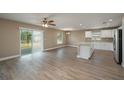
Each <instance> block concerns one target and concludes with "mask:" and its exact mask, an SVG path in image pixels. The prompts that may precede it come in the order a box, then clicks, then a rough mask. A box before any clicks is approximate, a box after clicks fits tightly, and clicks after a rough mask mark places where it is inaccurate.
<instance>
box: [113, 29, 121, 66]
mask: <svg viewBox="0 0 124 93" xmlns="http://www.w3.org/2000/svg"><path fill="white" fill-rule="evenodd" d="M113 47H114V58H115V60H116V63H117V64H121V63H122V29H117V30H115V32H114V39H113Z"/></svg>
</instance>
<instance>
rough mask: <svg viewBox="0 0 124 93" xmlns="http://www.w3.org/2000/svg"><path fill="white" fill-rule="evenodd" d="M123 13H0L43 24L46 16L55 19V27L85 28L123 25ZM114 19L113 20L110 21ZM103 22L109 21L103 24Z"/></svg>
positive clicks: (7, 17) (4, 15)
mask: <svg viewBox="0 0 124 93" xmlns="http://www.w3.org/2000/svg"><path fill="white" fill-rule="evenodd" d="M122 16H124V14H123V13H0V18H4V19H9V20H15V21H19V22H24V23H30V24H34V25H39V26H41V20H42V19H43V18H44V17H48V18H49V19H53V20H55V24H56V26H55V27H54V28H56V29H61V30H83V29H97V28H106V27H115V26H118V25H121V23H122V22H121V21H122ZM109 19H112V21H109ZM103 22H107V23H106V24H103Z"/></svg>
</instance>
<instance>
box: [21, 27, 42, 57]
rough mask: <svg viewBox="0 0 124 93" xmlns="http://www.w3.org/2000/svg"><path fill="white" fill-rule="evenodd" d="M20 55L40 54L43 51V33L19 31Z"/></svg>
mask: <svg viewBox="0 0 124 93" xmlns="http://www.w3.org/2000/svg"><path fill="white" fill-rule="evenodd" d="M20 34H21V55H26V54H31V53H34V52H41V51H42V50H43V32H42V31H35V30H30V29H25V28H22V29H20Z"/></svg>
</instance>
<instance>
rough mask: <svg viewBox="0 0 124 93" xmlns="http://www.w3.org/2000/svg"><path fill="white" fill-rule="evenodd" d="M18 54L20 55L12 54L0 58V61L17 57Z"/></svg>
mask: <svg viewBox="0 0 124 93" xmlns="http://www.w3.org/2000/svg"><path fill="white" fill-rule="evenodd" d="M19 56H20V55H13V56H9V57H4V58H0V61H4V60H8V59H13V58H17V57H19Z"/></svg>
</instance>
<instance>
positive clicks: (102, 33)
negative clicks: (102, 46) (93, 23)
mask: <svg viewBox="0 0 124 93" xmlns="http://www.w3.org/2000/svg"><path fill="white" fill-rule="evenodd" d="M92 37H100V38H113V37H114V30H101V31H85V38H92Z"/></svg>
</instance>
